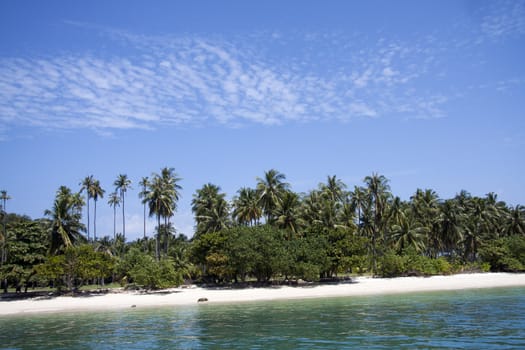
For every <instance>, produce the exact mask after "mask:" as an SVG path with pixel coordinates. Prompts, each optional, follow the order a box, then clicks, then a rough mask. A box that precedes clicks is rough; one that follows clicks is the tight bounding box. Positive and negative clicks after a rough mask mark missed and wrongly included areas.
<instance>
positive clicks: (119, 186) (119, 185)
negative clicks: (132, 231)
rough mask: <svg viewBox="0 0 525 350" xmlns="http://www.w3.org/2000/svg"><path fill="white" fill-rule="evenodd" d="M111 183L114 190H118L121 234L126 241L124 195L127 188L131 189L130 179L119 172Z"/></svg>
mask: <svg viewBox="0 0 525 350" xmlns="http://www.w3.org/2000/svg"><path fill="white" fill-rule="evenodd" d="M113 185H114V186H115V191H118V192H119V194H120V200H121V202H122V236H123V237H124V241H126V215H125V214H126V213H125V197H126V192H127V190H128V189H131V180H130V179H128V176H127V175H126V174H119V176H118V177H117V179H116V180H115V182H114V183H113Z"/></svg>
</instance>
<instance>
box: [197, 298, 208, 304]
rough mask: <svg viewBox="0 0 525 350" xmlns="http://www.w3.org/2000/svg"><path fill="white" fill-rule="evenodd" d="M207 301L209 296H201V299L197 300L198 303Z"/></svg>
mask: <svg viewBox="0 0 525 350" xmlns="http://www.w3.org/2000/svg"><path fill="white" fill-rule="evenodd" d="M207 301H208V298H199V300H197V302H198V303H204V302H207Z"/></svg>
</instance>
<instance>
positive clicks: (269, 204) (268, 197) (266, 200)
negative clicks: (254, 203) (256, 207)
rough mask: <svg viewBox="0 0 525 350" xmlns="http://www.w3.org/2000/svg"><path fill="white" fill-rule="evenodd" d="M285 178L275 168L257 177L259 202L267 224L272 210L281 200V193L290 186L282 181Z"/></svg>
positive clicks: (270, 221)
mask: <svg viewBox="0 0 525 350" xmlns="http://www.w3.org/2000/svg"><path fill="white" fill-rule="evenodd" d="M285 179H286V176H285V175H284V174H282V173H280V172H278V171H277V170H275V169H270V170H268V171H267V172H265V173H264V177H263V178H259V177H258V178H257V192H258V194H259V202H260V203H261V207H262V209H263V212H264V215H265V216H266V222H267V223H269V224H271V223H272V222H273V219H274V216H273V212H274V210H275V208H276V207H277V205H278V204H279V203H280V202H281V200H282V196H283V193H284V192H285V191H287V190H288V189H289V188H290V185H289V184H288V183H286V182H284V180H285Z"/></svg>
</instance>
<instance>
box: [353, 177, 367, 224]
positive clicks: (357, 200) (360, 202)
mask: <svg viewBox="0 0 525 350" xmlns="http://www.w3.org/2000/svg"><path fill="white" fill-rule="evenodd" d="M366 203H367V198H366V190H365V189H364V188H362V187H359V186H354V190H353V191H352V192H350V204H351V205H352V206H353V207H354V208H355V210H357V227H358V230H360V229H361V226H362V213H363V211H364V208H365V205H366Z"/></svg>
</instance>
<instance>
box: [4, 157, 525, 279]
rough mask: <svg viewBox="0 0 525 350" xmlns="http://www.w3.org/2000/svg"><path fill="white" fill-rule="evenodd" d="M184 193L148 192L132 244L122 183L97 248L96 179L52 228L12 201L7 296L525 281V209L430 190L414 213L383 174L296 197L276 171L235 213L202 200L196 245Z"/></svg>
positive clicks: (62, 198)
mask: <svg viewBox="0 0 525 350" xmlns="http://www.w3.org/2000/svg"><path fill="white" fill-rule="evenodd" d="M180 181H181V179H180V178H179V177H178V175H177V174H176V173H175V170H174V169H173V168H167V167H166V168H163V169H161V171H160V172H159V173H153V174H152V175H151V176H150V177H143V178H142V179H141V180H140V181H139V186H140V188H141V191H140V193H139V199H140V200H141V202H142V204H143V209H144V231H143V237H142V238H140V239H137V240H135V241H133V242H127V240H126V227H125V200H126V193H127V191H128V190H129V189H131V186H132V182H131V180H130V179H129V178H128V177H127V175H125V174H120V175H119V176H118V177H117V179H116V180H115V182H114V184H113V185H114V190H113V191H112V192H111V194H110V195H109V200H108V204H109V205H110V206H111V207H112V208H113V214H114V225H113V235H112V236H109V235H105V236H103V237H102V238H101V237H97V229H96V210H97V203H98V201H99V200H100V199H102V198H103V197H104V194H105V190H104V189H103V188H102V187H101V185H100V182H99V181H98V180H96V179H95V178H94V177H93V176H87V177H86V178H84V179H83V180H82V181H81V182H80V184H79V185H80V190H79V191H78V192H74V191H72V190H71V189H69V188H67V187H65V186H62V187H60V188H59V189H58V191H57V193H56V197H55V200H54V203H53V206H52V207H51V209H49V210H46V212H45V216H46V217H45V218H43V219H37V220H31V219H29V218H26V217H22V216H19V215H16V214H8V213H7V210H6V202H7V200H9V199H10V198H9V196H8V195H7V192H6V191H2V197H1V199H2V213H1V214H2V224H3V230H2V236H0V242H1V244H2V260H1V263H2V266H1V269H0V272H1V273H2V284H3V285H4V288H5V289H7V286H8V285H11V286H13V285H14V286H21V285H25V286H34V285H52V286H54V287H61V288H62V287H65V288H68V289H72V288H75V287H76V286H79V285H81V284H87V283H98V284H104V283H106V282H108V281H119V282H121V283H122V284H123V285H130V286H142V287H148V288H158V287H166V286H172V285H177V284H180V283H182V282H183V281H184V280H194V281H201V282H208V283H230V282H240V281H250V280H257V281H259V282H264V283H267V282H268V281H271V280H274V281H281V282H283V281H297V280H299V279H303V280H309V281H312V280H320V279H331V278H334V276H338V275H341V274H349V273H354V274H361V273H369V274H372V275H380V276H398V275H408V274H417V275H429V274H443V273H453V272H459V271H462V270H465V269H474V270H483V271H488V270H493V271H523V270H525V208H524V207H523V206H521V205H516V206H509V205H507V204H506V203H505V202H503V201H500V200H498V198H497V195H496V194H494V193H488V194H487V195H486V196H484V197H476V196H472V195H471V194H470V193H468V192H467V191H461V192H459V193H458V194H456V196H454V197H453V198H450V199H441V198H439V196H438V194H437V193H436V192H435V191H433V190H431V189H416V191H415V192H414V194H413V195H412V196H411V197H410V199H409V200H407V201H405V200H402V199H400V198H399V197H398V196H395V195H394V194H393V193H392V192H391V189H390V184H389V181H388V179H387V178H386V177H384V176H382V175H379V174H372V175H370V176H367V177H365V178H364V180H363V184H362V185H360V186H357V185H356V186H354V187H353V188H349V187H348V186H347V185H346V184H345V183H344V182H343V181H341V180H340V179H338V178H337V177H336V176H328V177H327V178H326V181H325V182H321V183H319V185H318V186H317V188H314V189H312V190H310V191H308V192H307V193H296V192H294V191H293V190H292V189H291V185H290V184H289V183H287V182H286V176H285V175H284V174H282V173H280V172H279V171H277V170H274V169H271V170H269V171H267V172H265V173H264V175H263V176H262V177H260V178H259V177H257V178H256V183H255V185H254V186H253V187H243V188H240V189H239V190H238V191H237V193H236V194H235V196H234V197H233V199H232V200H231V201H228V200H227V199H226V193H224V192H222V191H221V188H220V187H219V186H217V185H215V184H211V183H208V184H205V185H203V186H202V187H201V188H200V189H198V190H197V191H196V192H195V193H194V194H193V198H192V201H191V206H192V211H193V213H194V217H195V223H196V225H195V233H194V236H193V237H192V239H191V240H190V239H188V238H187V237H186V236H184V235H180V234H179V235H177V233H176V231H175V229H174V226H173V222H172V219H173V216H174V214H175V212H176V210H177V204H178V201H179V199H180V190H181V189H182V187H181V186H180ZM90 203H93V207H92V208H91V207H90ZM118 207H121V209H122V229H121V232H117V219H116V218H117V215H116V213H117V208H118ZM84 208H85V209H86V224H84V223H83V220H82V219H83V213H84ZM91 214H92V215H93V216H92V219H93V220H92V221H93V222H92V223H91ZM148 216H149V217H154V218H155V219H156V227H155V233H154V235H153V237H148V236H147V234H146V218H147V217H148ZM91 225H92V227H91ZM119 228H120V227H119ZM91 229H92V230H91ZM91 232H92V233H93V235H91Z"/></svg>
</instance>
